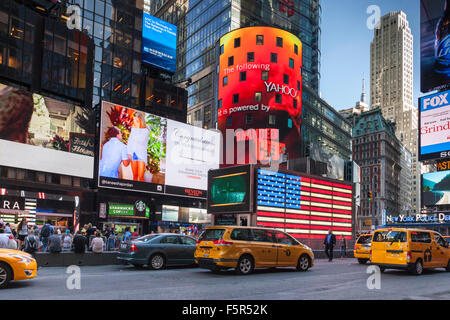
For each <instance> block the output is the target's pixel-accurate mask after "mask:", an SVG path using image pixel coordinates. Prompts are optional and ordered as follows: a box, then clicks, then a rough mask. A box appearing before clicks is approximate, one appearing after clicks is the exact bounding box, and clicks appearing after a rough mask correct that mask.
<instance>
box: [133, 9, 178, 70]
mask: <svg viewBox="0 0 450 320" xmlns="http://www.w3.org/2000/svg"><path fill="white" fill-rule="evenodd" d="M176 55H177V27H176V26H175V25H173V24H170V23H167V22H165V21H163V20H161V19H158V18H155V17H153V16H151V15H149V14H148V13H146V12H144V16H143V24H142V61H143V62H144V63H148V64H150V65H152V66H154V67H157V68H159V69H163V70H165V71H168V72H171V73H175V67H176Z"/></svg>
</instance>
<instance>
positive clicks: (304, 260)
mask: <svg viewBox="0 0 450 320" xmlns="http://www.w3.org/2000/svg"><path fill="white" fill-rule="evenodd" d="M310 265H311V263H310V261H309V257H308V256H307V255H306V254H303V255H302V256H301V257H300V258H299V259H298V263H297V270H298V271H308V269H309V266H310Z"/></svg>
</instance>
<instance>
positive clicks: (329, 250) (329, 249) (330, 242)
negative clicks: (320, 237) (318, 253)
mask: <svg viewBox="0 0 450 320" xmlns="http://www.w3.org/2000/svg"><path fill="white" fill-rule="evenodd" d="M323 244H324V245H325V254H326V255H327V257H328V261H329V262H331V261H333V249H334V246H335V245H336V236H335V235H334V234H333V231H331V230H329V231H328V234H327V236H326V237H325V240H324V241H323Z"/></svg>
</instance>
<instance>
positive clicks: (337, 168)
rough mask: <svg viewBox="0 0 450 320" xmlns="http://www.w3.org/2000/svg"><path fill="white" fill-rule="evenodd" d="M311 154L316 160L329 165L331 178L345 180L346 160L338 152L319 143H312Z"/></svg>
mask: <svg viewBox="0 0 450 320" xmlns="http://www.w3.org/2000/svg"><path fill="white" fill-rule="evenodd" d="M310 156H311V159H313V160H315V161H320V162H323V163H325V164H326V165H327V173H328V174H327V177H329V178H331V179H337V180H344V167H345V161H344V159H342V158H341V157H339V156H337V155H336V154H334V153H332V152H330V151H327V150H325V149H324V148H321V147H320V146H319V145H318V144H317V143H311V144H310Z"/></svg>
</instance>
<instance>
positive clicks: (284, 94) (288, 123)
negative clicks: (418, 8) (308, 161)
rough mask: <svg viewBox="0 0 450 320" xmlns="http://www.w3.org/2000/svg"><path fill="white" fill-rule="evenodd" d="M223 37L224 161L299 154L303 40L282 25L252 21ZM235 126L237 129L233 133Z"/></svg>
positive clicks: (254, 160) (220, 73)
mask: <svg viewBox="0 0 450 320" xmlns="http://www.w3.org/2000/svg"><path fill="white" fill-rule="evenodd" d="M219 43H220V56H219V66H218V82H217V90H218V91H217V93H218V102H217V110H218V111H217V112H218V114H217V119H218V129H219V130H220V131H221V132H222V134H223V137H224V144H223V147H224V156H225V158H224V159H223V163H224V165H225V166H228V165H236V164H246V163H251V164H256V163H261V164H266V163H267V161H275V162H278V163H280V162H284V161H286V160H287V159H294V158H298V157H300V127H301V111H302V103H301V98H302V43H301V41H300V40H299V39H298V38H297V37H296V36H294V35H293V34H291V33H289V32H286V31H284V30H280V29H276V28H270V27H249V28H242V29H238V30H235V31H232V32H230V33H228V34H226V35H224V36H223V37H222V38H221V39H220V42H219ZM232 130H234V131H235V133H236V134H235V135H234V136H229V135H228V134H227V131H228V132H230V131H232ZM230 140H232V141H230ZM238 144H241V145H244V146H245V151H243V152H241V151H239V150H241V149H238ZM263 161H265V162H266V163H263Z"/></svg>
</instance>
